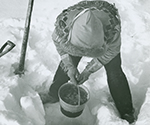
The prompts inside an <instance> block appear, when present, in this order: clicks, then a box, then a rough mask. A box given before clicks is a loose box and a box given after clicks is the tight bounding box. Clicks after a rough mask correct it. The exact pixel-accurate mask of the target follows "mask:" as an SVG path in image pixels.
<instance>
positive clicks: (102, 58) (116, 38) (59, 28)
mask: <svg viewBox="0 0 150 125" xmlns="http://www.w3.org/2000/svg"><path fill="white" fill-rule="evenodd" d="M87 8H92V9H97V10H99V13H98V15H97V16H99V18H100V20H101V22H102V25H103V32H104V37H103V38H102V39H103V40H104V41H105V44H104V46H102V47H103V48H104V51H103V52H101V51H97V50H95V49H94V48H90V49H87V48H86V49H85V48H83V47H76V46H74V45H73V44H72V43H71V42H70V41H69V40H68V36H69V31H70V29H71V26H70V25H71V23H72V20H73V19H74V18H76V16H77V15H78V14H79V13H80V12H81V11H83V10H84V9H87ZM120 32H121V22H120V19H119V15H118V11H117V9H116V8H115V6H114V5H112V4H110V3H108V2H105V1H82V2H79V3H78V4H76V5H74V6H71V7H69V8H67V9H65V10H63V12H62V13H61V14H60V15H59V16H58V17H57V20H56V23H55V30H54V32H53V34H52V38H53V41H54V43H55V45H56V48H57V51H58V53H59V54H60V56H61V58H62V60H64V63H66V65H68V64H69V65H70V64H72V62H71V61H70V62H69V63H68V62H66V61H65V60H67V61H69V59H66V58H68V57H69V55H72V56H79V57H82V56H87V57H93V59H92V60H91V62H89V63H88V64H87V66H86V70H88V71H89V72H91V73H93V72H95V71H97V70H98V69H100V68H101V67H102V66H103V65H105V64H107V63H109V62H110V61H111V60H112V59H113V58H114V57H115V56H116V55H118V53H120V46H121V36H120Z"/></svg>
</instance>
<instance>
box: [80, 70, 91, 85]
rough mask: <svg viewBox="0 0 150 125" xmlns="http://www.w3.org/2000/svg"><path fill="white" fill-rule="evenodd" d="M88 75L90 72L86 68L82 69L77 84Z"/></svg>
mask: <svg viewBox="0 0 150 125" xmlns="http://www.w3.org/2000/svg"><path fill="white" fill-rule="evenodd" d="M90 75H91V73H90V72H89V71H88V70H86V69H84V70H83V72H82V73H81V74H80V76H79V77H78V78H79V82H78V85H80V84H83V83H84V82H85V81H87V80H88V79H89V76H90Z"/></svg>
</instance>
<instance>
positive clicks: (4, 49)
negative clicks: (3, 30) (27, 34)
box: [0, 40, 15, 57]
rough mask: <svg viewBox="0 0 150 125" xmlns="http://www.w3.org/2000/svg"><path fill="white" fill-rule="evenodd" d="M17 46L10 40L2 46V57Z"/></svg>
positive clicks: (0, 55) (0, 50)
mask: <svg viewBox="0 0 150 125" xmlns="http://www.w3.org/2000/svg"><path fill="white" fill-rule="evenodd" d="M14 47H15V44H14V43H13V42H11V41H10V40H8V41H7V42H6V43H5V44H4V45H3V46H2V47H1V48H0V57H2V56H3V55H5V54H6V53H8V52H9V51H10V50H12V49H13V48H14Z"/></svg>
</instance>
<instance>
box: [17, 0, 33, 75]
mask: <svg viewBox="0 0 150 125" xmlns="http://www.w3.org/2000/svg"><path fill="white" fill-rule="evenodd" d="M33 3H34V0H29V4H28V10H27V17H26V22H25V30H24V36H23V42H22V48H21V56H20V62H19V67H18V69H16V70H15V74H18V75H19V76H21V75H22V74H24V64H25V56H26V50H27V43H28V36H29V31H30V22H31V15H32V10H33Z"/></svg>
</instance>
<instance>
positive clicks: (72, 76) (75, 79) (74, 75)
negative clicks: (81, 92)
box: [67, 67, 80, 84]
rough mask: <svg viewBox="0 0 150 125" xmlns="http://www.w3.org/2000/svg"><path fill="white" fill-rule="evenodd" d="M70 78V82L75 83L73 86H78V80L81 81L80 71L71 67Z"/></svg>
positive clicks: (69, 70)
mask: <svg viewBox="0 0 150 125" xmlns="http://www.w3.org/2000/svg"><path fill="white" fill-rule="evenodd" d="M67 74H68V77H69V78H70V81H71V82H72V83H73V84H77V83H78V80H79V79H80V78H79V77H80V73H79V71H78V70H77V68H75V67H70V68H69V69H68V72H67Z"/></svg>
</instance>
